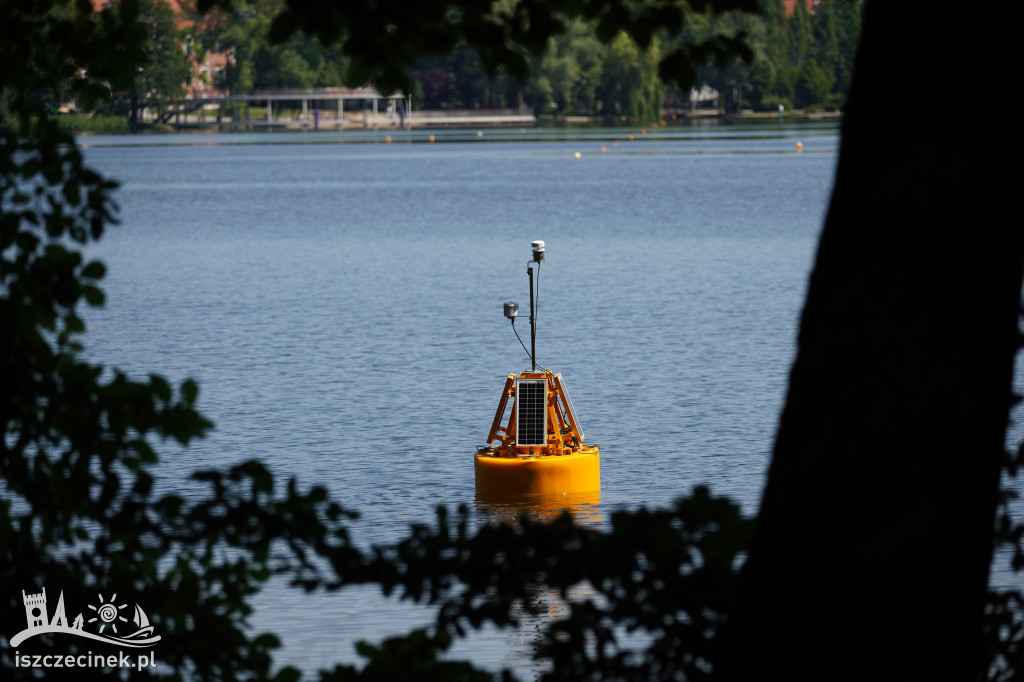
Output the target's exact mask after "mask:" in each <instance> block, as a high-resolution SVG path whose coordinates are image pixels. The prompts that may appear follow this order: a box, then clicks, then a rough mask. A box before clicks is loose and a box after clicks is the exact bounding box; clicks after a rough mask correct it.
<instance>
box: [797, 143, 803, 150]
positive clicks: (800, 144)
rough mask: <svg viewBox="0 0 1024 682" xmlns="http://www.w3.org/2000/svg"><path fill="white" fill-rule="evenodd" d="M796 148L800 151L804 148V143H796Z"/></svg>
mask: <svg viewBox="0 0 1024 682" xmlns="http://www.w3.org/2000/svg"><path fill="white" fill-rule="evenodd" d="M796 148H797V149H800V150H802V149H803V148H804V143H803V142H797V143H796Z"/></svg>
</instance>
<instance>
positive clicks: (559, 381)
mask: <svg viewBox="0 0 1024 682" xmlns="http://www.w3.org/2000/svg"><path fill="white" fill-rule="evenodd" d="M555 385H556V386H558V391H559V392H560V393H561V394H562V402H563V403H565V406H566V407H568V408H569V416H571V417H572V425H573V426H574V427H576V430H577V431H578V432H579V434H580V440H583V427H582V426H580V418H579V417H578V416H577V415H576V408H575V407H573V406H572V400H570V399H569V389H567V388H566V387H565V379H563V378H562V373H561V372H559V373H558V374H556V375H555Z"/></svg>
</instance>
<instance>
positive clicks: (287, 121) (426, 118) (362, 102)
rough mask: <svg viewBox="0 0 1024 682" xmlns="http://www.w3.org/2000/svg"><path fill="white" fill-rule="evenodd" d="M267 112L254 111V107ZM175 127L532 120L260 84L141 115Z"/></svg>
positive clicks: (353, 92) (365, 91) (357, 93)
mask: <svg viewBox="0 0 1024 682" xmlns="http://www.w3.org/2000/svg"><path fill="white" fill-rule="evenodd" d="M264 107H265V109H266V113H265V115H260V116H255V117H254V116H251V110H252V109H253V108H264ZM142 118H143V120H148V121H150V122H156V123H169V124H171V125H173V126H174V127H176V128H211V127H212V128H217V127H220V128H306V129H326V130H340V129H344V128H363V129H373V130H376V129H378V128H412V127H447V126H459V125H524V126H525V125H533V124H534V123H536V118H535V117H534V115H533V114H532V113H523V112H520V111H516V110H514V109H484V110H479V109H471V110H452V111H429V112H427V111H418V112H415V113H414V112H413V108H412V98H411V97H407V96H406V95H403V94H402V93H397V92H396V93H393V94H390V95H382V94H381V93H380V92H378V91H377V90H376V89H374V88H369V87H367V88H309V89H284V90H259V91H252V92H249V93H246V94H243V95H205V96H196V97H192V98H191V99H187V100H182V101H180V102H177V103H175V104H174V105H173V106H172V107H170V108H169V110H168V111H167V112H165V113H164V114H162V115H160V116H152V117H145V116H143V117H142Z"/></svg>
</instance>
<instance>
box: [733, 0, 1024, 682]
mask: <svg viewBox="0 0 1024 682" xmlns="http://www.w3.org/2000/svg"><path fill="white" fill-rule="evenodd" d="M1010 23H1012V22H1008V21H1005V19H1003V20H1001V19H999V18H998V17H997V16H995V14H994V13H991V12H983V11H976V10H972V9H970V8H968V7H966V6H963V5H962V4H960V3H952V2H940V3H925V2H902V3H878V2H870V3H868V5H867V7H866V10H865V17H864V24H863V32H862V37H861V44H860V49H859V51H858V55H857V59H856V64H855V69H854V76H853V85H852V89H851V95H850V99H849V103H848V106H847V110H846V117H845V120H844V123H843V137H842V143H841V148H840V156H839V165H838V169H837V175H836V184H835V187H834V191H833V196H832V200H831V205H830V207H829V212H828V215H827V217H826V220H825V227H824V231H823V233H822V236H821V241H820V244H819V249H818V253H817V259H816V263H815V267H814V271H813V273H812V275H811V279H810V285H809V289H808V295H807V301H806V305H805V308H804V311H803V316H802V319H801V326H800V334H799V348H798V354H797V358H796V362H795V364H794V366H793V369H792V374H791V377H790V385H789V393H788V396H787V399H786V406H785V409H784V411H783V414H782V418H781V421H780V424H779V431H778V435H777V440H776V443H775V451H774V454H773V459H772V464H771V467H770V470H769V473H768V481H767V486H766V488H765V493H764V497H763V500H762V506H761V510H760V514H759V518H758V522H757V528H756V531H755V536H754V540H753V543H752V545H751V549H750V555H749V560H748V563H747V566H746V569H745V575H744V586H743V588H742V591H741V595H740V598H739V600H738V602H737V605H736V608H735V609H734V610H733V612H732V613H731V615H730V620H729V623H728V625H727V628H726V630H725V632H724V633H723V637H722V644H723V649H722V651H721V660H720V661H719V665H718V667H717V668H716V669H717V670H718V671H719V672H720V673H721V674H722V676H723V678H725V679H742V680H768V679H772V680H783V679H784V680H796V679H815V680H836V679H851V680H852V679H856V680H870V679H899V680H969V679H973V678H974V677H975V675H976V674H977V673H978V671H979V668H980V666H981V658H980V641H979V634H980V623H981V619H982V616H983V611H984V600H985V595H986V591H987V579H988V571H989V564H990V562H991V555H992V531H993V528H994V524H995V521H994V517H995V506H996V501H997V497H998V490H999V471H1000V463H1001V457H1002V453H1003V449H1004V438H1005V432H1006V425H1007V412H1008V409H1009V406H1010V396H1011V382H1012V375H1013V360H1014V355H1015V350H1016V339H1017V324H1018V313H1019V309H1020V297H1021V282H1022V266H1024V228H1022V227H1021V225H1020V218H1019V214H1018V212H1017V210H1016V209H1017V201H1018V200H1019V198H1018V196H1017V195H1015V194H1013V193H1011V192H1010V187H1009V185H1010V178H1011V176H1012V175H1015V174H1016V173H1015V171H1014V172H1010V171H1009V170H1008V167H1007V166H1006V163H1007V162H1009V163H1013V164H1014V165H1015V164H1016V163H1018V162H1019V160H1020V157H1019V151H1020V150H1019V144H1018V142H1017V140H1018V137H1019V136H1018V135H1017V134H1016V133H1015V132H1013V131H1011V130H1009V129H1008V128H1007V129H1005V130H1003V129H996V128H994V127H992V126H990V125H988V124H989V119H990V110H989V109H988V108H987V107H986V105H987V104H989V102H988V101H987V100H988V99H989V98H991V97H993V95H994V93H997V92H999V89H1000V87H1005V84H1002V85H1000V83H999V80H1000V76H999V73H998V72H999V71H1000V66H1001V65H1002V64H1007V63H1011V62H1009V61H1004V60H1003V58H1002V57H1003V53H1005V52H1006V51H1007V50H1008V47H1007V46H1008V45H1010V44H1011V43H1010V42H1008V39H1009V36H1008V35H1007V32H1008V28H1007V25H1008V24H1010ZM1004 40H1005V41H1007V42H1002V41H1004ZM968 93H970V94H969V95H968ZM967 96H970V97H974V98H976V99H974V100H973V101H971V100H968V99H966V97H967ZM965 104H972V105H973V107H974V108H970V109H966V108H963V105H965ZM1012 125H1013V126H1014V127H1016V125H1017V124H1015V123H1014V124H1012ZM997 151H998V152H999V153H1002V154H1005V158H1004V159H1002V163H999V162H996V163H993V161H996V159H995V157H996V153H997Z"/></svg>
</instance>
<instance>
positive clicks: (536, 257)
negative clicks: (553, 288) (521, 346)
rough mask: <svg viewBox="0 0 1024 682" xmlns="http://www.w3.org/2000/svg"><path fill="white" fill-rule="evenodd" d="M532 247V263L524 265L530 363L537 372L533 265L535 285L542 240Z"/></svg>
mask: <svg viewBox="0 0 1024 682" xmlns="http://www.w3.org/2000/svg"><path fill="white" fill-rule="evenodd" d="M531 246H532V247H533V261H532V262H530V263H527V264H526V274H527V275H529V276H530V361H531V362H532V363H533V371H534V372H536V371H537V313H536V311H535V310H534V307H533V302H534V293H533V267H532V266H533V264H534V263H536V264H537V280H538V281H537V284H538V285H539V284H540V264H541V263H542V262H543V261H544V240H542V239H536V240H534V242H533V243H532V244H531Z"/></svg>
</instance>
